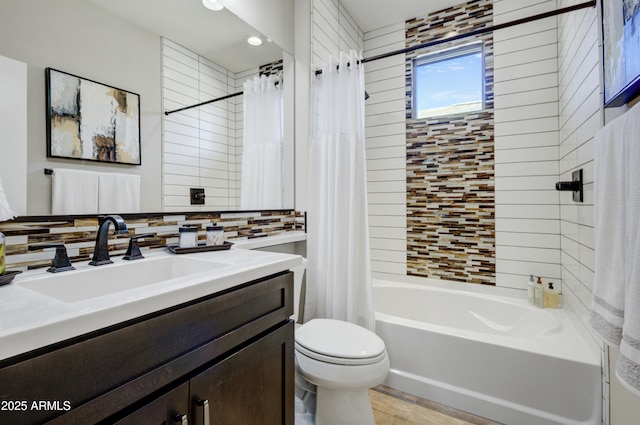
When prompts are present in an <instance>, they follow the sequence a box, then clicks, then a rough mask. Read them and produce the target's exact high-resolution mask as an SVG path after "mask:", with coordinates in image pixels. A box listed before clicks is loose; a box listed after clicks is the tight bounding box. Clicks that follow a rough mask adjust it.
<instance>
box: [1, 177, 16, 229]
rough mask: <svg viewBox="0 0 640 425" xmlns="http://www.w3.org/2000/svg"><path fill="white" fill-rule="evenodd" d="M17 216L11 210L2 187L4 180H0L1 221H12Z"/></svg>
mask: <svg viewBox="0 0 640 425" xmlns="http://www.w3.org/2000/svg"><path fill="white" fill-rule="evenodd" d="M15 216H16V213H15V212H13V211H12V210H11V207H10V206H9V201H7V195H6V194H5V193H4V188H3V187H2V178H0V221H6V220H11V219H12V218H13V217H15Z"/></svg>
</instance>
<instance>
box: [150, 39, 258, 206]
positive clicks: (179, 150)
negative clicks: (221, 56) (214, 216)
mask: <svg viewBox="0 0 640 425" xmlns="http://www.w3.org/2000/svg"><path fill="white" fill-rule="evenodd" d="M255 72H257V69H256V70H255ZM162 81H163V86H162V96H163V105H164V109H165V110H173V109H179V108H181V107H184V106H189V105H194V104H196V103H199V102H203V101H206V100H210V99H214V98H217V97H221V96H225V95H227V94H231V93H235V92H236V75H235V74H234V73H232V72H230V71H228V70H227V69H225V68H223V67H221V66H219V65H216V64H214V63H213V62H211V61H209V60H207V59H205V58H203V57H201V56H199V55H198V54H196V53H194V52H192V51H190V50H188V49H185V48H184V47H182V46H180V45H178V44H176V43H174V42H172V41H170V40H168V39H166V38H163V39H162ZM241 106H242V104H241V103H240V107H241ZM236 109H237V102H236V99H235V98H232V99H231V100H225V101H220V102H215V103H212V104H209V105H205V106H201V107H199V108H194V109H189V110H186V111H182V112H178V113H174V114H171V115H168V116H165V117H164V119H163V129H162V130H163V131H162V137H163V149H162V150H163V163H162V167H163V199H162V203H163V210H164V211H201V210H202V211H208V210H211V209H230V210H232V209H238V207H239V205H238V200H239V196H238V188H239V182H238V180H237V174H238V171H237V167H238V165H237V162H238V161H237V158H238V154H237V152H236V149H237V138H236V131H237V129H236V123H237V114H236ZM191 187H198V188H204V189H205V195H206V198H205V205H203V206H199V205H191V204H190V202H189V188H191Z"/></svg>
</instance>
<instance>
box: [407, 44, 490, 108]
mask: <svg viewBox="0 0 640 425" xmlns="http://www.w3.org/2000/svg"><path fill="white" fill-rule="evenodd" d="M413 76H414V78H413V117H414V118H417V119H420V118H430V117H437V116H443V115H453V114H462V113H468V112H473V111H479V110H481V109H483V107H484V58H483V48H482V44H477V43H476V44H470V45H467V46H462V47H457V48H455V49H449V50H446V51H441V52H437V53H432V54H428V55H423V56H419V57H417V58H415V59H414V61H413Z"/></svg>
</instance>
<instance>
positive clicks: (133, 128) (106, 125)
mask: <svg viewBox="0 0 640 425" xmlns="http://www.w3.org/2000/svg"><path fill="white" fill-rule="evenodd" d="M45 77H46V91H47V93H46V96H47V156H48V157H59V158H72V159H83V160H89V161H101V162H111V163H118V164H133V165H140V164H141V158H140V95H138V94H135V93H131V92H128V91H125V90H122V89H118V88H115V87H111V86H108V85H105V84H101V83H98V82H95V81H91V80H87V79H85V78H82V77H78V76H76V75H72V74H68V73H66V72H62V71H58V70H55V69H52V68H47V69H46V70H45Z"/></svg>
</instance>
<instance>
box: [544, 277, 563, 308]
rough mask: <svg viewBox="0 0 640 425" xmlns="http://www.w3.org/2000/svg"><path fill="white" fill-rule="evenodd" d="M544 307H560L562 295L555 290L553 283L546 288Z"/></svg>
mask: <svg viewBox="0 0 640 425" xmlns="http://www.w3.org/2000/svg"><path fill="white" fill-rule="evenodd" d="M544 306H545V307H547V308H558V307H560V293H559V292H558V290H557V289H553V282H549V287H548V288H544Z"/></svg>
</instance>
